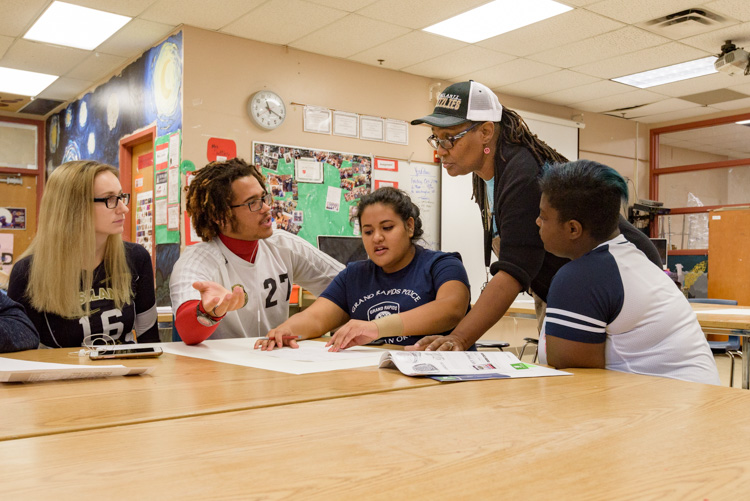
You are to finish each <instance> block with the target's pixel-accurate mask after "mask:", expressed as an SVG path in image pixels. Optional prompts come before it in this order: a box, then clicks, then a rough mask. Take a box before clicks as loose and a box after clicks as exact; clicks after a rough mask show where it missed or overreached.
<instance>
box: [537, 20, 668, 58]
mask: <svg viewBox="0 0 750 501" xmlns="http://www.w3.org/2000/svg"><path fill="white" fill-rule="evenodd" d="M669 41H670V40H669V39H667V38H664V37H660V36H658V35H654V34H653V33H649V32H648V31H644V30H641V29H638V28H635V27H633V26H626V27H625V28H621V29H619V30H617V31H611V32H609V33H605V34H603V35H598V36H595V37H593V38H588V39H586V40H581V41H579V42H574V43H571V44H568V45H563V46H559V47H556V48H554V49H551V50H547V51H544V52H541V53H539V54H534V55H532V56H529V57H530V58H531V59H534V60H536V61H541V62H543V63H549V64H557V65H559V66H562V67H563V68H571V67H574V66H580V65H583V64H586V63H591V62H594V61H599V60H602V59H606V58H610V57H615V56H619V55H622V54H627V53H629V52H635V51H637V50H642V49H646V48H648V47H654V46H656V45H663V44H666V43H668V42H669Z"/></svg>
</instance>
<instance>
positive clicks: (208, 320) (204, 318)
mask: <svg viewBox="0 0 750 501" xmlns="http://www.w3.org/2000/svg"><path fill="white" fill-rule="evenodd" d="M195 310H196V313H197V314H198V316H197V318H198V323H199V324H201V325H202V326H204V327H213V326H214V325H216V324H218V323H219V322H220V321H221V318H219V319H218V320H217V319H215V318H214V317H212V316H211V315H209V314H208V313H203V311H202V310H201V303H200V301H198V306H196V308H195ZM222 318H223V317H222Z"/></svg>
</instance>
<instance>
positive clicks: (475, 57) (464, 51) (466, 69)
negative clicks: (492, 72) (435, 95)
mask: <svg viewBox="0 0 750 501" xmlns="http://www.w3.org/2000/svg"><path fill="white" fill-rule="evenodd" d="M513 59H515V58H514V57H513V56H509V55H508V54H501V53H500V52H495V51H494V50H489V49H485V48H483V47H478V46H476V45H469V46H467V47H462V48H460V49H458V50H456V51H453V52H450V53H448V54H444V55H442V56H438V57H436V58H433V59H430V60H429V61H424V62H421V63H417V64H415V65H413V66H407V67H406V68H403V71H406V72H407V73H413V74H415V75H424V76H428V77H431V78H442V79H446V80H456V78H455V77H456V76H458V75H463V74H468V73H471V72H474V71H477V70H481V69H484V68H487V67H489V66H495V65H498V64H501V63H505V62H507V61H511V60H513Z"/></svg>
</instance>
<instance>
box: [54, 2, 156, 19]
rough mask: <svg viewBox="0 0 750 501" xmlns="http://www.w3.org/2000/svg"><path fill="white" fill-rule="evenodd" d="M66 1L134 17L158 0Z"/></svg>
mask: <svg viewBox="0 0 750 501" xmlns="http://www.w3.org/2000/svg"><path fill="white" fill-rule="evenodd" d="M65 1H66V2H67V3H72V4H75V5H80V6H82V7H88V8H90V9H97V10H103V11H104V12H112V13H113V14H119V15H121V16H128V17H136V16H137V15H139V14H141V13H143V11H145V10H146V9H147V8H148V7H149V6H151V5H152V4H154V3H157V2H158V1H159V0H127V1H126V2H123V1H122V0H65Z"/></svg>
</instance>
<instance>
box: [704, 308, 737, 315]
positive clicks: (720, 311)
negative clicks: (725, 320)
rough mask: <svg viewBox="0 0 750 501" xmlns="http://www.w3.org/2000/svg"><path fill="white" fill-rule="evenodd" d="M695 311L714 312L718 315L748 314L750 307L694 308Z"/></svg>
mask: <svg viewBox="0 0 750 501" xmlns="http://www.w3.org/2000/svg"><path fill="white" fill-rule="evenodd" d="M695 312H696V313H714V314H719V315H750V308H737V309H731V310H730V309H726V310H723V309H721V310H720V309H715V310H704V309H703V308H701V309H700V310H695Z"/></svg>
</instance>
